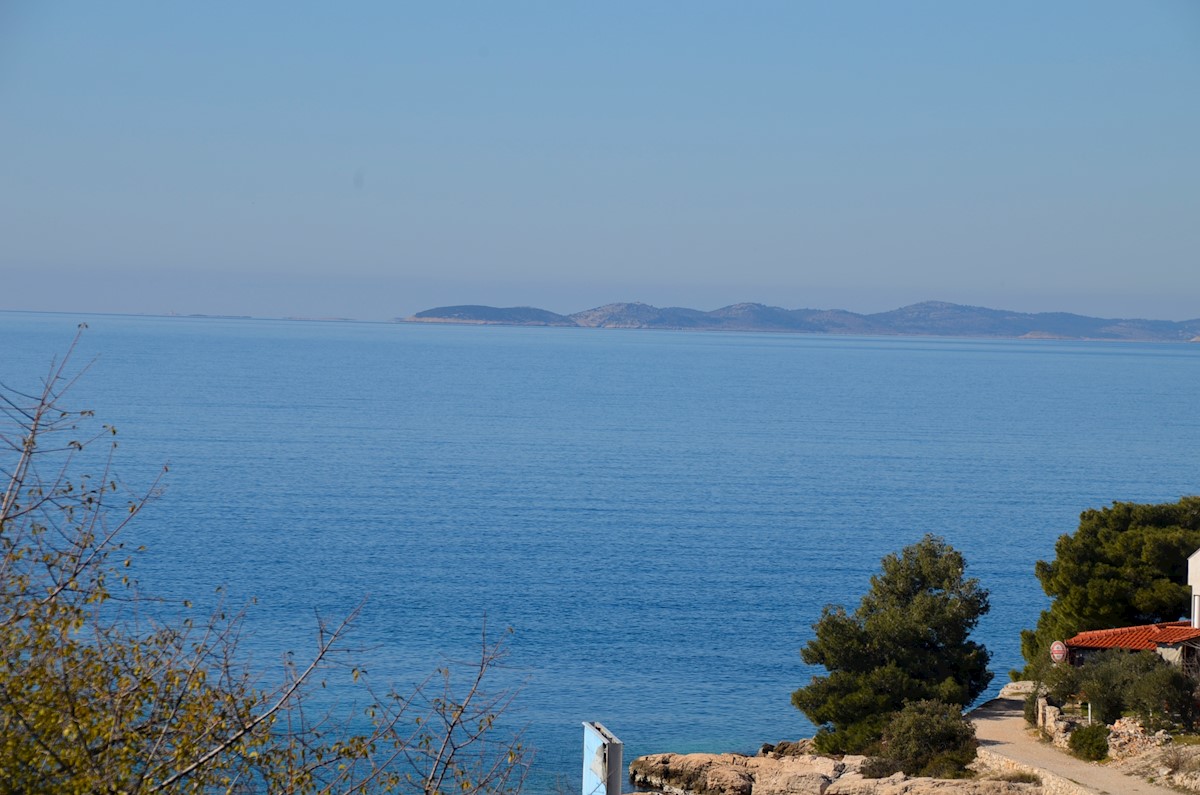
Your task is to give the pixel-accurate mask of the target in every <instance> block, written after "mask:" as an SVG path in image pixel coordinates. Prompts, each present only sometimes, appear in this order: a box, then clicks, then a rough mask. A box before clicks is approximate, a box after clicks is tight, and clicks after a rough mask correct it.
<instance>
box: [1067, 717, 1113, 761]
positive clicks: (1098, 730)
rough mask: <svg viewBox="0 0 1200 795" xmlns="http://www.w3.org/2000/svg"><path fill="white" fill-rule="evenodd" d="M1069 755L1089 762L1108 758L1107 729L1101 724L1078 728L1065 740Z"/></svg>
mask: <svg viewBox="0 0 1200 795" xmlns="http://www.w3.org/2000/svg"><path fill="white" fill-rule="evenodd" d="M1067 743H1068V744H1069V745H1070V747H1071V753H1073V754H1075V756H1077V757H1079V758H1080V759H1086V760H1088V761H1089V762H1099V761H1100V760H1101V759H1103V758H1104V757H1106V756H1108V727H1107V726H1105V725H1104V724H1103V723H1093V724H1092V725H1091V726H1080V727H1079V728H1078V729H1076V730H1075V731H1073V732H1071V737H1070V739H1069V740H1067Z"/></svg>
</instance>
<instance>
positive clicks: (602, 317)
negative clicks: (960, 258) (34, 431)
mask: <svg viewBox="0 0 1200 795" xmlns="http://www.w3.org/2000/svg"><path fill="white" fill-rule="evenodd" d="M396 321H397V322H402V323H463V324H471V325H502V326H568V327H582V328H625V329H677V330H694V331H774V332H785V333H794V334H869V335H906V336H907V335H915V336H937V337H999V338H1009V339H1054V340H1127V341H1140V342H1200V318H1197V319H1196V320H1185V321H1181V322H1175V321H1170V320H1140V319H1106V318H1098V317H1087V316H1084V315H1074V314H1070V313H1068V312H1037V313H1029V312H1010V311H1006V310H1003V309H987V308H985V307H981V306H963V305H960V304H950V303H946V302H943V301H925V302H923V303H919V304H913V305H911V306H905V307H901V308H900V309H893V310H891V311H890V312H878V313H876V314H871V315H860V314H857V313H855V312H847V311H845V310H842V309H783V308H781V307H777V306H766V305H764V304H732V305H730V306H726V307H722V308H720V309H714V310H713V311H711V312H702V311H700V310H698V309H687V308H686V307H666V308H661V309H660V308H659V307H656V306H650V305H649V304H642V303H631V304H630V303H620V304H605V305H604V306H599V307H596V308H595V309H587V310H584V311H582V312H576V313H575V314H573V315H559V314H556V313H554V312H550V311H547V310H545V309H537V308H536V307H531V306H518V307H509V308H498V307H493V306H441V307H437V308H435V309H426V310H425V311H424V312H418V313H417V314H415V315H412V316H411V317H407V318H396Z"/></svg>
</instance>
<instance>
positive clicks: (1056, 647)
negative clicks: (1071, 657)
mask: <svg viewBox="0 0 1200 795" xmlns="http://www.w3.org/2000/svg"><path fill="white" fill-rule="evenodd" d="M1050 659H1051V660H1053V661H1054V662H1056V663H1060V662H1065V661H1066V659H1067V644H1065V643H1063V642H1062V641H1061V640H1056V641H1054V642H1053V643H1051V644H1050Z"/></svg>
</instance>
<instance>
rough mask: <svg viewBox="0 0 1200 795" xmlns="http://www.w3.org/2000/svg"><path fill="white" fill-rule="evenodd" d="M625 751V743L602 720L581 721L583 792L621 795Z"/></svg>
mask: <svg viewBox="0 0 1200 795" xmlns="http://www.w3.org/2000/svg"><path fill="white" fill-rule="evenodd" d="M624 751H625V746H624V744H623V743H622V742H621V741H620V740H618V739H617V738H616V737H615V736H614V735H613V733H612V732H610V731H609V730H608V729H606V728H604V725H603V724H601V723H597V722H595V721H592V722H591V723H584V724H583V790H582V795H621V781H622V777H623V776H624V773H625V771H624V769H623V768H624V766H625V760H624V759H623V756H624Z"/></svg>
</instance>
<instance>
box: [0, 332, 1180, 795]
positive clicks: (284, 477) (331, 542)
mask: <svg viewBox="0 0 1200 795" xmlns="http://www.w3.org/2000/svg"><path fill="white" fill-rule="evenodd" d="M79 320H86V321H87V322H88V324H89V325H90V329H89V330H88V331H87V332H86V333H85V336H84V339H83V343H82V346H81V353H80V359H79V361H84V360H86V359H91V358H93V357H95V358H96V361H95V363H94V364H93V365H92V367H91V369H90V371H89V372H88V373H87V375H86V376H85V377H84V379H83V381H82V382H81V383H80V385H79V386H78V388H77V392H76V394H77V398H78V402H79V403H81V404H84V405H87V406H90V407H92V408H95V409H96V411H97V413H98V415H99V416H100V417H102V418H103V419H104V420H105V421H110V422H112V423H114V424H116V425H117V426H118V428H119V429H120V432H121V438H122V439H123V442H122V449H121V456H120V459H119V462H120V469H121V474H122V476H123V477H124V479H125V480H126V481H128V482H130V483H133V484H138V483H147V482H149V481H150V480H151V479H152V478H153V476H154V474H155V471H156V469H157V467H158V466H159V465H161V464H162V463H167V462H169V463H170V465H171V471H170V473H169V475H168V477H167V480H166V485H167V490H166V493H165V495H164V496H163V497H162V498H161V499H160V500H158V501H157V503H155V504H154V506H153V507H152V508H151V509H150V511H149V512H148V513H147V514H146V515H145V516H144V517H143V518H142V519H141V520H140V521H139V523H138V524H137V525H136V528H135V530H134V533H135V535H136V538H135V539H134V540H137V541H139V542H144V543H146V544H147V545H149V547H150V551H149V552H148V553H147V555H146V556H145V557H144V559H143V560H142V562H141V563H140V564H139V566H140V571H141V577H140V579H141V582H142V584H143V586H144V587H145V588H146V590H149V591H153V592H156V593H164V594H167V595H172V596H182V595H190V596H195V595H202V594H211V593H212V590H213V588H214V586H216V585H218V584H221V583H224V584H227V585H228V586H229V590H230V592H231V597H230V599H231V601H233V602H236V603H238V604H241V603H242V602H244V601H246V600H247V599H249V598H250V597H256V598H257V605H255V606H253V607H252V608H251V612H250V618H249V624H250V627H251V629H252V630H253V635H252V636H251V638H250V640H249V642H248V649H249V650H250V651H251V652H252V653H253V655H254V656H255V659H256V660H258V661H260V662H262V664H263V665H264V666H270V665H273V663H274V661H275V660H276V659H277V658H278V655H279V654H280V653H281V652H282V651H284V650H287V649H295V650H296V651H297V653H298V654H303V653H304V652H305V650H306V649H308V648H310V647H311V646H312V644H313V642H314V641H313V637H314V632H313V627H314V622H315V619H314V611H320V613H321V615H324V616H330V617H335V616H338V615H341V614H344V613H345V612H347V611H348V610H350V609H352V608H353V607H354V606H355V605H356V604H358V603H359V602H360V600H361V599H362V598H363V597H364V596H368V597H369V601H368V602H367V606H366V608H365V611H364V614H363V616H362V619H361V621H360V623H359V626H358V628H357V630H356V634H355V635H354V638H355V640H356V641H357V642H358V643H359V644H360V645H362V646H364V647H366V650H365V651H364V652H363V653H362V654H363V656H364V657H365V659H366V660H367V662H368V665H367V667H368V669H369V670H370V673H371V676H372V679H373V680H376V681H387V680H395V681H396V682H398V683H400V684H401V685H403V684H405V683H410V682H413V681H416V680H417V679H419V678H421V677H422V676H423V674H424V673H426V672H428V671H429V670H430V669H432V668H433V667H434V666H436V665H438V664H439V663H441V662H442V661H443V660H444V659H445V658H446V657H450V658H469V657H470V656H471V654H472V653H473V651H474V648H475V645H476V644H477V641H478V635H479V630H480V627H481V624H482V622H483V619H484V616H485V615H486V618H487V623H488V625H489V626H490V627H492V628H493V629H499V628H503V627H512V628H513V629H514V635H513V637H512V641H511V652H512V654H511V658H510V662H511V663H512V665H513V669H512V670H510V671H508V672H507V673H506V674H505V677H507V678H508V681H516V680H521V681H524V683H525V684H524V689H523V691H522V693H521V695H520V697H519V701H518V704H519V710H518V713H517V714H516V718H517V719H518V720H519V721H521V722H524V723H527V724H528V725H529V729H528V738H529V741H530V742H531V743H532V744H533V745H535V746H537V747H538V748H539V749H540V753H539V761H538V777H537V779H536V782H535V785H534V789H546V788H548V787H550V786H551V785H552V784H553V782H554V780H555V778H556V777H558V776H561V777H562V779H563V780H564V781H566V782H568V784H569V785H570V786H571V787H574V786H575V782H576V780H577V778H578V771H579V767H580V761H579V760H580V722H581V721H584V720H600V721H602V722H604V723H605V724H606V725H607V726H608V727H609V728H611V729H612V730H613V731H614V732H615V733H616V734H617V735H618V736H619V737H621V738H622V739H623V740H624V741H625V743H626V758H627V759H628V758H631V757H632V756H633V755H637V754H642V753H649V752H653V751H667V750H677V751H689V750H740V751H749V750H753V749H754V748H756V747H757V745H758V744H759V743H761V742H763V741H775V740H778V739H782V738H794V737H797V736H801V735H805V734H807V733H809V732H811V727H810V726H809V725H808V724H807V723H806V721H805V720H804V718H803V716H801V715H800V714H799V713H797V712H796V711H795V710H794V709H793V708H792V707H791V706H790V704H789V695H790V693H791V691H792V690H793V689H795V688H796V687H797V686H799V685H801V684H803V683H804V682H806V681H807V679H808V677H809V676H810V675H811V674H812V673H813V672H812V671H811V670H810V669H809V668H807V667H806V666H805V665H804V664H803V663H802V662H801V660H800V658H799V655H798V653H797V651H798V649H799V648H800V646H801V645H803V643H804V642H805V641H806V640H807V639H808V638H809V637H810V635H811V628H810V625H811V623H812V622H813V621H814V620H815V619H816V618H817V617H818V616H819V613H820V610H821V606H822V605H824V604H826V603H828V602H840V603H850V604H853V603H856V602H857V599H858V598H859V596H860V595H861V594H862V593H863V592H864V590H865V589H866V587H867V580H868V577H869V576H870V575H871V574H872V573H873V572H874V571H875V570H876V569H877V567H878V562H879V558H880V557H881V556H882V555H884V554H886V553H888V552H891V551H894V550H896V549H898V548H900V547H901V546H903V545H905V544H908V543H911V542H912V541H915V540H917V539H918V538H920V537H921V536H922V535H923V534H924V533H926V532H934V533H938V534H940V535H942V536H944V537H945V538H946V539H947V540H948V541H950V543H952V544H954V545H955V546H956V547H958V548H959V549H961V550H962V551H963V552H964V553H965V554H966V556H967V559H968V562H969V564H970V571H971V573H972V574H973V575H974V576H976V577H978V578H979V579H980V580H982V581H983V583H984V585H985V586H986V587H988V588H989V589H990V590H991V592H992V604H993V609H992V612H991V614H990V615H989V616H987V618H986V619H985V620H984V621H983V623H982V624H981V626H980V629H979V633H978V635H979V637H980V638H981V639H982V640H983V641H984V642H985V643H986V644H987V646H988V647H989V648H990V649H991V650H992V653H993V669H994V670H995V671H996V672H997V677H996V682H995V683H994V685H993V690H996V689H998V687H999V685H1000V684H1002V683H1003V681H1005V680H1006V678H1007V677H1006V676H1005V674H1006V672H1007V671H1008V669H1010V668H1012V667H1014V666H1017V665H1019V664H1020V651H1019V639H1018V637H1017V633H1018V631H1019V630H1020V629H1021V628H1022V627H1026V626H1030V625H1032V623H1033V621H1034V620H1035V618H1036V614H1037V611H1038V610H1040V609H1041V608H1042V607H1043V606H1044V597H1043V596H1042V594H1041V591H1040V589H1039V587H1038V584H1037V581H1036V579H1035V578H1034V576H1033V564H1034V561H1036V560H1038V559H1039V558H1046V557H1049V556H1051V555H1052V554H1053V544H1054V540H1055V539H1056V538H1057V537H1058V535H1060V534H1062V533H1065V532H1070V531H1072V530H1073V529H1074V528H1075V526H1076V524H1077V522H1078V515H1079V512H1080V511H1081V510H1083V509H1085V508H1089V507H1099V506H1102V505H1106V504H1108V503H1110V502H1111V501H1113V500H1134V501H1173V500H1176V499H1178V498H1179V497H1180V496H1181V495H1183V494H1195V493H1197V492H1200V483H1198V481H1200V475H1198V473H1200V467H1198V464H1200V410H1198V406H1197V396H1198V395H1200V345H1167V344H1144V345H1142V344H1131V343H1123V344H1121V343H1077V342H1048V341H992V340H987V341H984V340H963V339H912V338H887V339H882V338H838V337H808V336H799V335H766V334H720V333H678V332H648V331H597V330H579V329H540V328H530V329H525V328H501V327H484V328H480V327H448V326H440V327H439V326H422V325H390V324H349V323H307V322H287V321H265V320H216V319H188V318H145V317H118V316H92V317H86V318H85V317H74V316H68V315H38V314H23V313H0V351H3V353H2V354H0V381H3V382H5V383H6V384H8V385H9V386H30V385H32V384H33V383H34V382H35V380H36V377H37V376H38V375H40V374H41V373H43V372H44V371H45V369H46V365H47V362H48V361H49V358H50V357H51V356H52V355H53V354H54V353H55V352H61V351H62V350H63V349H64V347H65V345H66V343H67V342H68V341H69V339H70V337H71V335H72V334H73V331H74V326H75V323H76V322H78V321H79Z"/></svg>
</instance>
